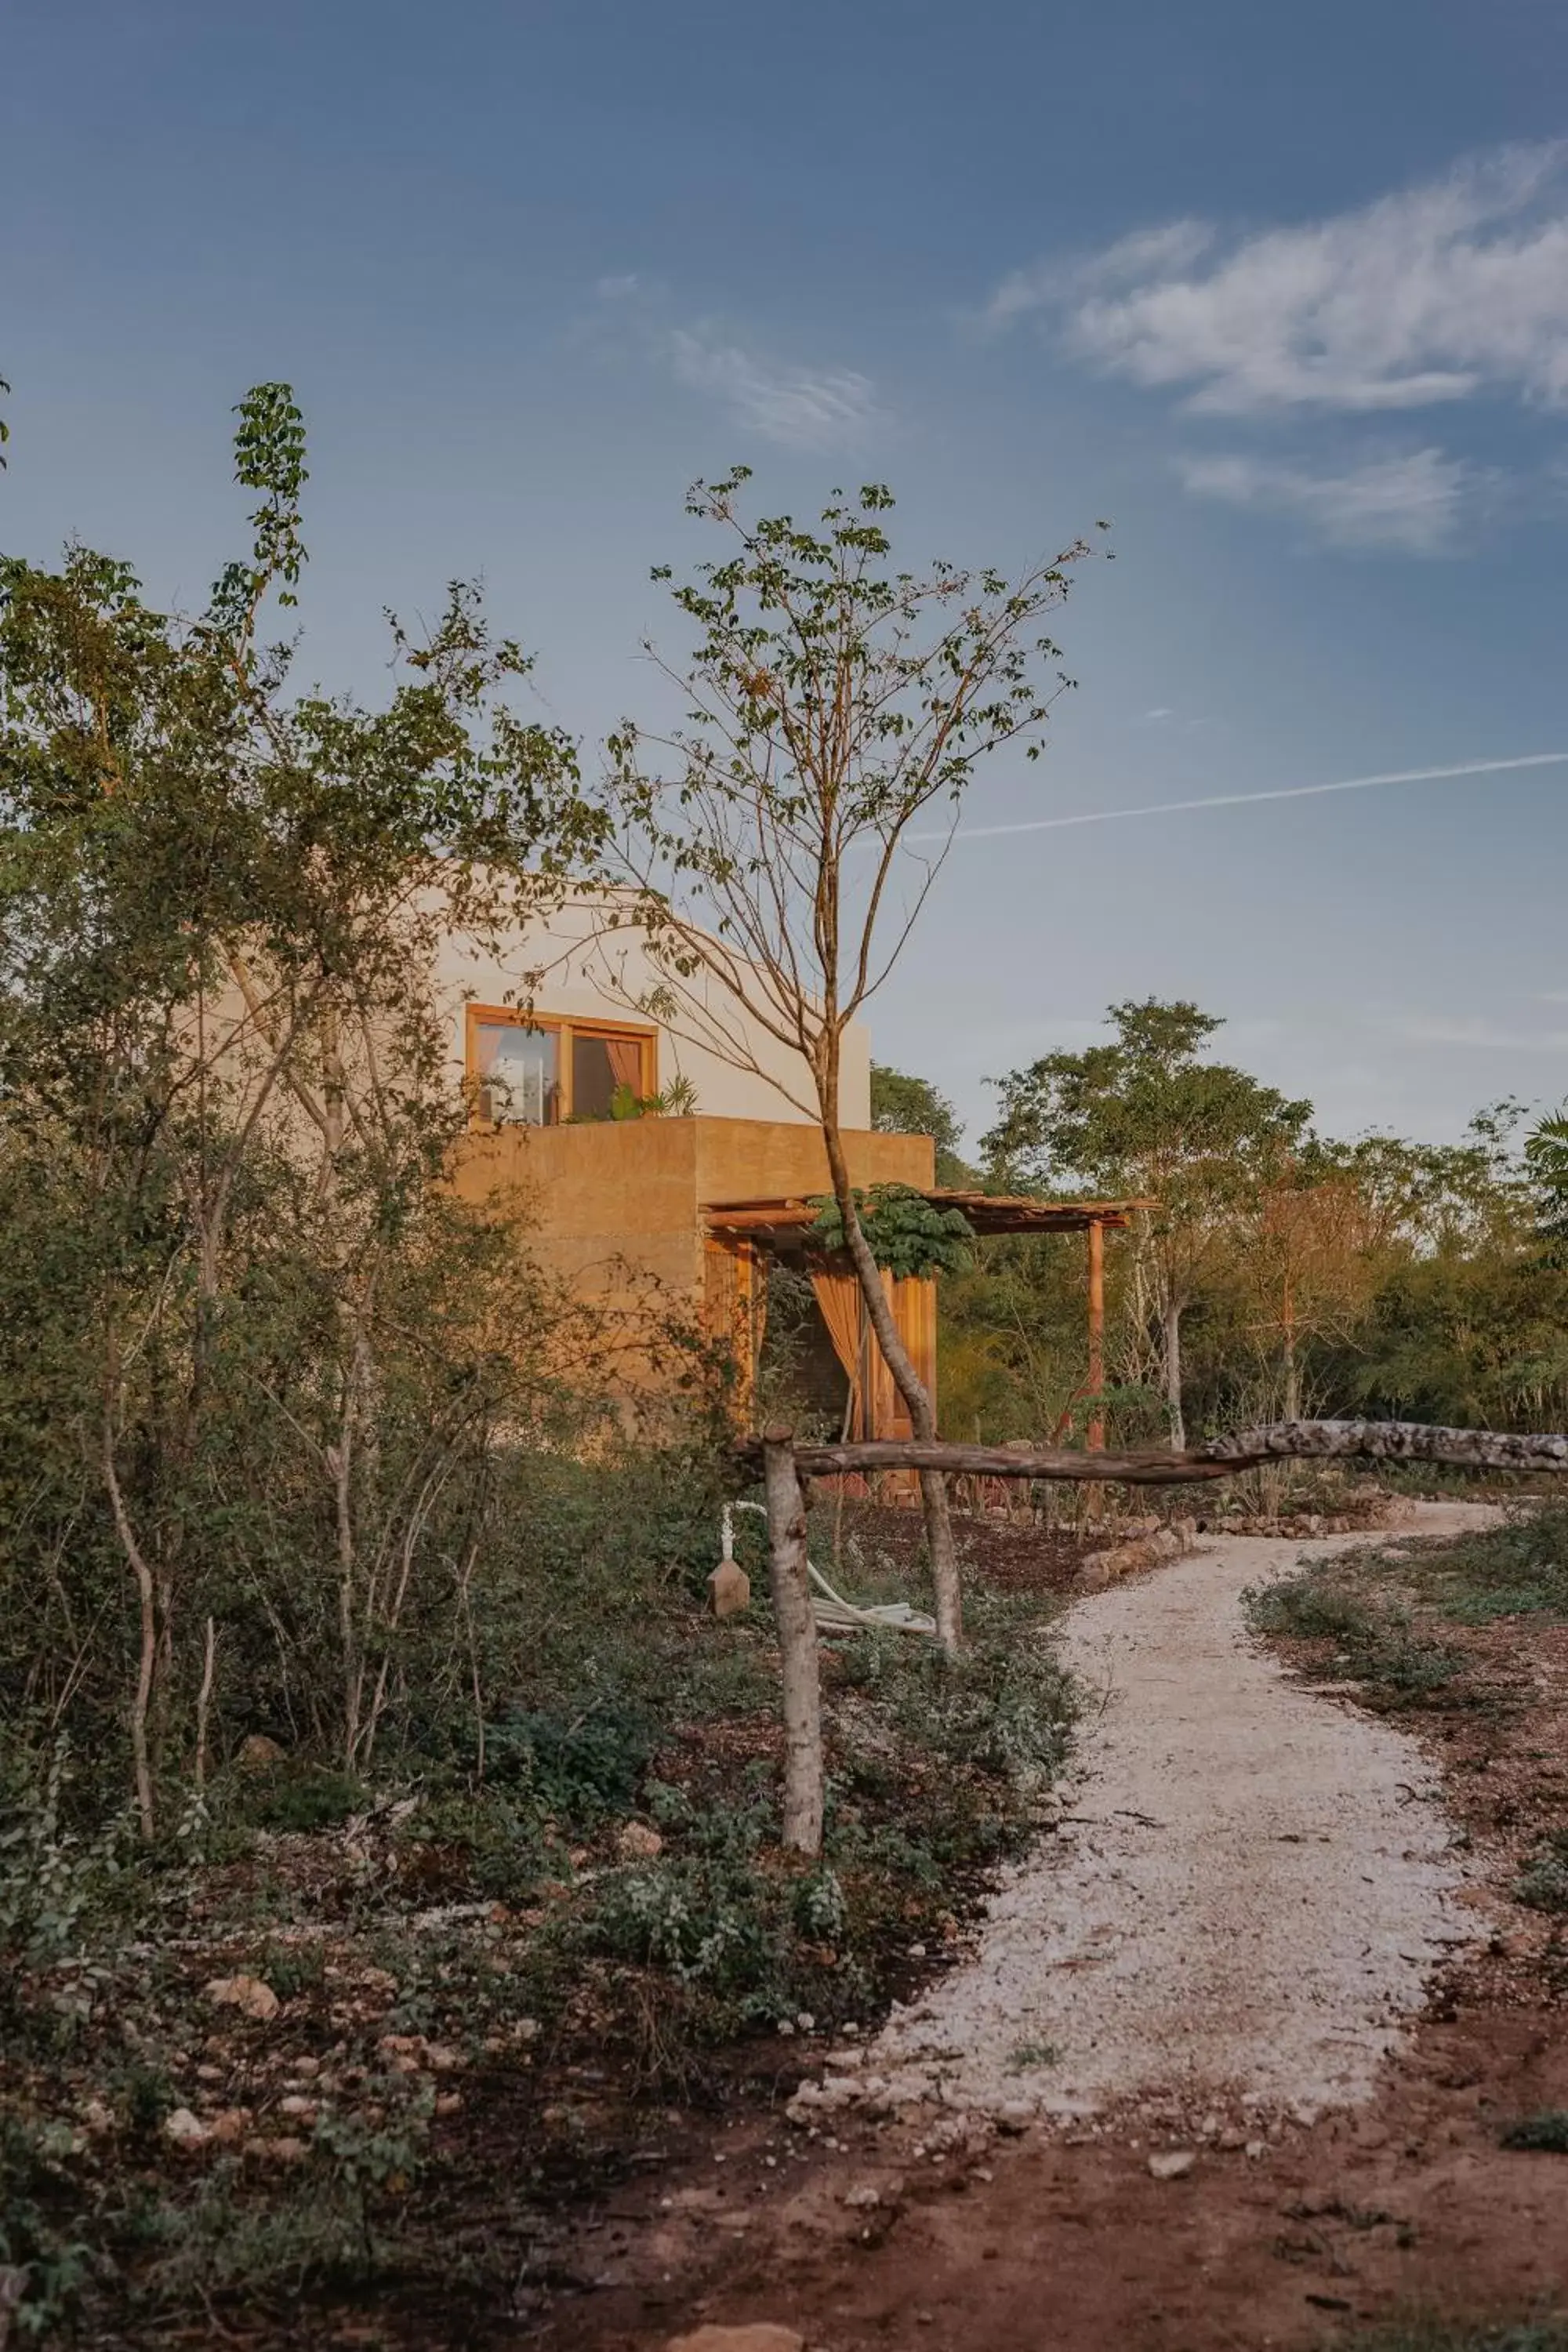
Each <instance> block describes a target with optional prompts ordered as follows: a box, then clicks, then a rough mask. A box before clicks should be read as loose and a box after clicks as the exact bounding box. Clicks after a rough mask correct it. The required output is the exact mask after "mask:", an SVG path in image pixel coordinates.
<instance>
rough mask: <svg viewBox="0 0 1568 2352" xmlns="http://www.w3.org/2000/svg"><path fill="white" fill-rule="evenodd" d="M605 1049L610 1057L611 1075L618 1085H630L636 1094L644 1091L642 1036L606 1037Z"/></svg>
mask: <svg viewBox="0 0 1568 2352" xmlns="http://www.w3.org/2000/svg"><path fill="white" fill-rule="evenodd" d="M605 1053H606V1054H608V1055H609V1057H610V1076H611V1077H612V1078H613V1079H614V1080H615V1082H616V1086H618V1087H630V1088H631V1090H632V1092H633V1094H634V1095H640V1094H641V1092H642V1039H641V1038H640V1037H606V1038H605Z"/></svg>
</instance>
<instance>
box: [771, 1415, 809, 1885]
mask: <svg viewBox="0 0 1568 2352" xmlns="http://www.w3.org/2000/svg"><path fill="white" fill-rule="evenodd" d="M763 1486H764V1488H765V1491H766V1494H767V1502H768V1583H769V1587H770V1589H771V1591H772V1593H773V1615H774V1618H775V1619H776V1621H777V1623H778V1629H779V1653H780V1657H781V1661H782V1665H783V1675H782V1680H783V1685H784V1844H785V1845H786V1846H787V1847H789V1848H790V1850H791V1851H792V1852H793V1853H805V1854H810V1855H812V1856H814V1857H815V1856H816V1855H817V1854H819V1853H821V1852H822V1808H823V1769H822V1691H821V1685H820V1681H819V1678H818V1674H817V1663H816V1615H815V1613H814V1612H813V1610H812V1606H811V1580H810V1577H809V1575H808V1574H807V1572H806V1562H805V1496H804V1494H803V1493H802V1492H801V1485H800V1477H799V1474H798V1472H797V1471H796V1469H795V1446H794V1444H793V1441H792V1439H791V1435H790V1433H789V1431H788V1430H787V1429H769V1430H766V1431H764V1432H763Z"/></svg>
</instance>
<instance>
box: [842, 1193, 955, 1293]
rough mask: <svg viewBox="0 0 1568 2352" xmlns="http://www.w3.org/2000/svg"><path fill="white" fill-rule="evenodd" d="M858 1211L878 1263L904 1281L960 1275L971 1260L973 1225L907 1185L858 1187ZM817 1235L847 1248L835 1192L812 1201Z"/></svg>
mask: <svg viewBox="0 0 1568 2352" xmlns="http://www.w3.org/2000/svg"><path fill="white" fill-rule="evenodd" d="M854 1198H855V1213H856V1215H857V1216H858V1218H859V1220H860V1230H861V1232H862V1233H863V1234H865V1236H866V1239H867V1242H868V1244H869V1246H870V1250H871V1255H872V1256H873V1257H874V1258H875V1260H876V1262H877V1264H878V1265H879V1266H881V1267H883V1268H885V1269H886V1271H887V1272H888V1273H889V1274H892V1275H896V1276H900V1278H902V1279H905V1280H910V1279H917V1280H918V1279H922V1278H923V1277H925V1276H929V1275H937V1274H958V1273H961V1272H962V1271H963V1268H964V1267H965V1266H967V1265H969V1263H970V1260H971V1257H972V1255H973V1244H974V1229H973V1226H972V1225H971V1223H970V1222H969V1220H968V1218H967V1217H966V1216H964V1215H963V1212H962V1211H961V1210H958V1209H939V1208H937V1207H936V1206H935V1205H934V1203H933V1202H930V1201H928V1200H927V1199H926V1197H925V1195H924V1193H923V1192H914V1191H913V1190H912V1189H911V1188H910V1186H909V1185H908V1184H873V1185H872V1186H871V1187H870V1189H869V1191H868V1192H862V1191H861V1190H860V1188H859V1187H858V1186H857V1187H856V1190H855V1195H854ZM811 1205H812V1207H813V1208H814V1209H815V1210H816V1224H815V1225H814V1226H813V1227H812V1229H811V1232H812V1238H813V1240H814V1241H816V1243H817V1244H819V1245H820V1246H821V1247H822V1248H824V1249H828V1250H832V1251H835V1252H838V1251H841V1250H842V1249H843V1247H844V1219H843V1217H842V1215H841V1214H840V1213H839V1207H838V1203H837V1201H836V1200H835V1199H834V1197H833V1195H832V1194H831V1192H829V1193H828V1194H826V1196H825V1197H824V1198H823V1199H822V1200H819V1201H813V1202H812V1204H811Z"/></svg>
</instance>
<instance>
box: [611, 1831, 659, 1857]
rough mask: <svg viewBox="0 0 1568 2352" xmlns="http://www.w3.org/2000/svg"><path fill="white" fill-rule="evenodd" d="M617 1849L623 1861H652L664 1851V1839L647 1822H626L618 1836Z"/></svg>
mask: <svg viewBox="0 0 1568 2352" xmlns="http://www.w3.org/2000/svg"><path fill="white" fill-rule="evenodd" d="M663 1852H664V1840H663V1839H662V1838H661V1837H660V1835H659V1833H658V1831H657V1830H653V1829H649V1827H648V1825H647V1822H625V1823H624V1824H623V1825H622V1828H621V1830H620V1832H619V1833H618V1835H617V1836H616V1853H618V1854H619V1855H620V1857H621V1860H622V1861H623V1862H652V1860H653V1859H654V1856H655V1855H656V1854H660V1853H663Z"/></svg>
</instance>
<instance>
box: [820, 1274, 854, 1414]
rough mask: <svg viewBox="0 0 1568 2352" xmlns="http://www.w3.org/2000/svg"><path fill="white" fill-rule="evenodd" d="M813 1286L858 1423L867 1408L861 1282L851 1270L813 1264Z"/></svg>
mask: <svg viewBox="0 0 1568 2352" xmlns="http://www.w3.org/2000/svg"><path fill="white" fill-rule="evenodd" d="M811 1287H812V1291H813V1294H814V1296H815V1297H816V1304H817V1307H818V1309H819V1311H820V1313H821V1316H822V1319H823V1321H824V1322H825V1323H826V1326H827V1336H828V1338H829V1339H831V1340H832V1342H833V1352H834V1354H835V1355H836V1356H837V1359H838V1360H839V1362H840V1363H841V1364H842V1365H843V1367H844V1370H845V1374H846V1376H847V1380H848V1382H849V1394H850V1401H851V1406H852V1415H851V1425H852V1426H853V1427H858V1426H859V1423H860V1422H861V1419H862V1416H863V1412H864V1406H863V1402H862V1399H861V1393H860V1285H859V1284H858V1282H857V1280H856V1279H855V1276H853V1275H852V1274H838V1273H830V1272H827V1271H826V1270H825V1269H823V1268H821V1267H814V1268H813V1271H812V1276H811Z"/></svg>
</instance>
